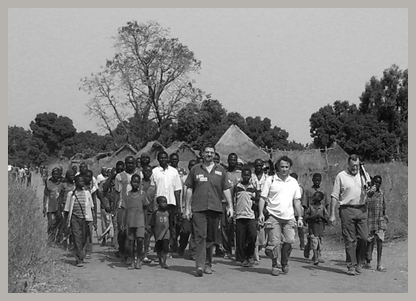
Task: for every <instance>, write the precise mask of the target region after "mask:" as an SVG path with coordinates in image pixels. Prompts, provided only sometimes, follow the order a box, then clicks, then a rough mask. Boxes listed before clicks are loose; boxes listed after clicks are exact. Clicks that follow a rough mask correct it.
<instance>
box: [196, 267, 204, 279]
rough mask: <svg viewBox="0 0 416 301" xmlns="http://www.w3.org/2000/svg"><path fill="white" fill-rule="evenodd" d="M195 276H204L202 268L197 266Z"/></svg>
mask: <svg viewBox="0 0 416 301" xmlns="http://www.w3.org/2000/svg"><path fill="white" fill-rule="evenodd" d="M196 276H197V277H202V276H204V270H203V269H202V268H197V269H196Z"/></svg>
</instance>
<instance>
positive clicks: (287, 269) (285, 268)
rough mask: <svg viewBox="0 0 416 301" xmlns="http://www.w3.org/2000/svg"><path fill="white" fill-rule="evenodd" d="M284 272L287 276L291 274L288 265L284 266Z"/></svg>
mask: <svg viewBox="0 0 416 301" xmlns="http://www.w3.org/2000/svg"><path fill="white" fill-rule="evenodd" d="M282 272H283V273H285V274H287V273H289V265H288V264H282Z"/></svg>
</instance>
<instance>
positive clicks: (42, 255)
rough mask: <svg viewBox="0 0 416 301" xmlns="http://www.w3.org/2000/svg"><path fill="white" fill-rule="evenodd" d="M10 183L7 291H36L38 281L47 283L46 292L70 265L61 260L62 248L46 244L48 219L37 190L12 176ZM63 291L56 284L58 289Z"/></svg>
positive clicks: (63, 275)
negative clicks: (14, 179)
mask: <svg viewBox="0 0 416 301" xmlns="http://www.w3.org/2000/svg"><path fill="white" fill-rule="evenodd" d="M8 184H9V185H8V226H9V230H8V243H9V249H8V271H9V275H8V291H9V293H20V292H28V291H34V290H33V289H32V288H33V287H34V286H36V285H40V283H39V281H41V282H44V283H41V284H42V285H43V284H44V285H46V286H45V287H44V288H43V291H44V292H45V291H50V288H51V287H52V286H54V285H53V284H51V283H52V282H57V281H60V280H61V279H62V277H65V275H66V272H65V271H64V272H62V271H63V270H65V269H67V268H68V267H64V265H63V264H62V263H61V260H60V257H61V256H62V252H63V251H62V250H61V249H57V248H50V247H48V246H47V231H46V229H47V221H46V218H45V217H43V213H42V210H41V208H42V205H41V200H39V199H38V198H37V197H36V192H35V191H34V190H33V189H31V188H27V187H26V185H20V184H18V183H16V182H14V181H12V180H11V178H10V177H9V183H8ZM58 274H59V275H58ZM45 276H46V278H45ZM57 276H59V277H57ZM37 282H38V283H37ZM62 287H63V286H62ZM60 290H61V289H60V288H59V287H58V286H56V285H55V291H60Z"/></svg>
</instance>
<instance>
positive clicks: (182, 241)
mask: <svg viewBox="0 0 416 301" xmlns="http://www.w3.org/2000/svg"><path fill="white" fill-rule="evenodd" d="M191 232H192V224H191V221H189V220H188V219H183V221H182V227H181V232H180V234H179V251H178V253H179V255H180V256H183V254H184V252H185V249H186V247H187V245H188V241H189V237H190V236H191Z"/></svg>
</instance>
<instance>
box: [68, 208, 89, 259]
mask: <svg viewBox="0 0 416 301" xmlns="http://www.w3.org/2000/svg"><path fill="white" fill-rule="evenodd" d="M71 231H72V237H73V239H74V253H75V261H76V262H80V261H83V259H84V258H85V252H84V247H85V244H86V242H87V222H86V221H85V219H84V218H79V217H77V216H75V215H72V216H71Z"/></svg>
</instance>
